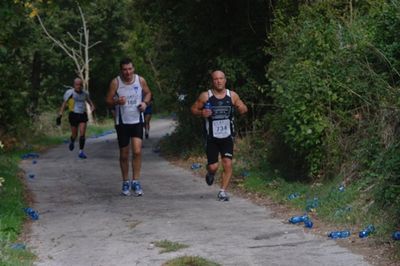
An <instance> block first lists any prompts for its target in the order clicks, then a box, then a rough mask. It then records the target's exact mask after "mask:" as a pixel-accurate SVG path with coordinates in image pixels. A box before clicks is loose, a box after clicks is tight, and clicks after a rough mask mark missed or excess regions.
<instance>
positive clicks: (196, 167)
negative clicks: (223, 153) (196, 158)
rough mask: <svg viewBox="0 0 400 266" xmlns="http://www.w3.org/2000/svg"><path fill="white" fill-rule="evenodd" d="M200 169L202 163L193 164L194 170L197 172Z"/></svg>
mask: <svg viewBox="0 0 400 266" xmlns="http://www.w3.org/2000/svg"><path fill="white" fill-rule="evenodd" d="M200 167H201V163H193V164H192V166H191V168H192V170H197V169H199V168H200Z"/></svg>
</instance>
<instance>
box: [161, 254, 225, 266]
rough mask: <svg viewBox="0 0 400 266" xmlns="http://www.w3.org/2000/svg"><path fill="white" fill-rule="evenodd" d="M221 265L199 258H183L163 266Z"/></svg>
mask: <svg viewBox="0 0 400 266" xmlns="http://www.w3.org/2000/svg"><path fill="white" fill-rule="evenodd" d="M219 265H220V264H218V263H215V262H212V261H209V260H206V259H204V258H201V257H197V256H195V257H194V256H183V257H178V258H175V259H172V260H169V261H167V262H166V263H164V264H163V265H162V266H219Z"/></svg>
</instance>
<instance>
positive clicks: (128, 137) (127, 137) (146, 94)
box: [106, 58, 151, 196]
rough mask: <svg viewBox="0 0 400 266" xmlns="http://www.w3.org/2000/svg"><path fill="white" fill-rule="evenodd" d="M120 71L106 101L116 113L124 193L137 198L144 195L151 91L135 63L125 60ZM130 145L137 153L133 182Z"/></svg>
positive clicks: (134, 154) (133, 162)
mask: <svg viewBox="0 0 400 266" xmlns="http://www.w3.org/2000/svg"><path fill="white" fill-rule="evenodd" d="M120 70H121V74H120V75H119V76H118V77H116V78H114V79H113V80H112V81H111V84H110V88H109V90H108V94H107V97H106V102H107V105H108V106H109V107H110V108H113V109H114V110H115V129H116V131H117V136H118V145H119V149H120V152H119V154H120V156H119V161H120V167H121V174H122V194H123V195H125V196H129V195H130V194H131V193H130V190H131V189H132V190H133V192H134V194H135V195H136V196H142V195H143V190H142V187H141V185H140V183H139V181H138V179H139V177H140V170H141V164H142V139H143V112H144V110H145V109H146V107H147V106H148V105H149V103H150V100H151V91H150V89H149V87H148V86H147V83H146V81H145V80H144V78H142V77H140V76H139V75H136V74H134V72H135V68H134V66H133V63H132V60H130V59H129V58H126V59H123V60H121V62H120ZM129 143H131V145H129ZM130 146H131V148H132V154H133V159H132V180H130V179H129V176H128V174H129V147H130Z"/></svg>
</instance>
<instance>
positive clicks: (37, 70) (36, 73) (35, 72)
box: [29, 51, 42, 117]
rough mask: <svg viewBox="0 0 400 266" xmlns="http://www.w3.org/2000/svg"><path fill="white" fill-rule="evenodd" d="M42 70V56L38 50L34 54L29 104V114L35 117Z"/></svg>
mask: <svg viewBox="0 0 400 266" xmlns="http://www.w3.org/2000/svg"><path fill="white" fill-rule="evenodd" d="M41 70H42V58H41V55H40V53H39V52H38V51H35V52H34V54H33V62H32V75H31V84H32V87H31V88H32V90H31V93H30V94H31V96H30V105H29V114H30V116H31V117H33V116H34V115H35V114H36V113H37V108H38V103H39V89H40V74H41Z"/></svg>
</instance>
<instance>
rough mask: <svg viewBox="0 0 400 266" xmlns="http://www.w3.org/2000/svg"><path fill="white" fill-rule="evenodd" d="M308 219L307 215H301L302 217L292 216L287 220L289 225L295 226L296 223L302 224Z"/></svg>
mask: <svg viewBox="0 0 400 266" xmlns="http://www.w3.org/2000/svg"><path fill="white" fill-rule="evenodd" d="M308 219H309V218H308V215H307V214H304V215H302V216H293V217H291V218H290V219H289V223H291V224H297V223H302V222H304V221H307V220H308Z"/></svg>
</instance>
